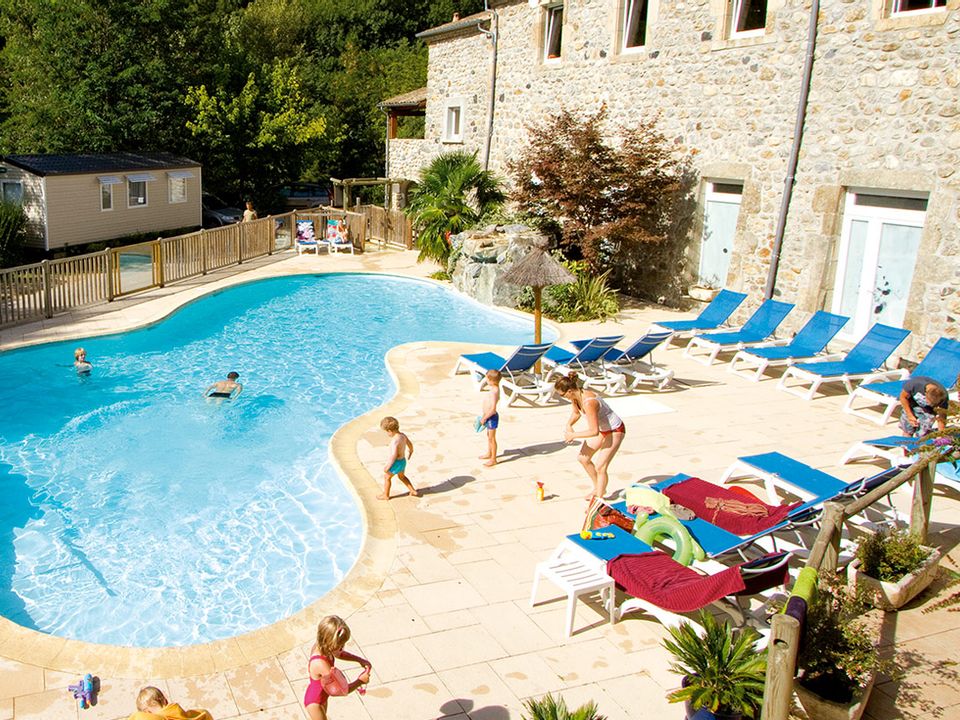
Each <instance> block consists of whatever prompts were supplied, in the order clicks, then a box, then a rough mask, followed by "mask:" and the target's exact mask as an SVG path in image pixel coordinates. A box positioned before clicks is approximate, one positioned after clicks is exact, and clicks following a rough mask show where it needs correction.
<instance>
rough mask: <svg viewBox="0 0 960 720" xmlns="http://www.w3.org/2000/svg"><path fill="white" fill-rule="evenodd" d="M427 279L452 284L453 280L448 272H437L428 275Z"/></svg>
mask: <svg viewBox="0 0 960 720" xmlns="http://www.w3.org/2000/svg"><path fill="white" fill-rule="evenodd" d="M427 277H428V278H430V279H431V280H440V281H442V282H450V280H451V277H450V273H448V272H447V271H446V270H437V271H436V272H434V273H430V274H429V275H427Z"/></svg>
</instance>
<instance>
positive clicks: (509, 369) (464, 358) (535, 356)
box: [453, 343, 553, 406]
mask: <svg viewBox="0 0 960 720" xmlns="http://www.w3.org/2000/svg"><path fill="white" fill-rule="evenodd" d="M552 345H553V343H541V344H538V345H521V346H520V347H518V348H517V349H516V350H514V351H513V354H512V355H510V357H508V358H504V357H503V356H501V355H498V354H497V353H494V352H484V353H472V354H469V355H461V356H460V358H459V359H458V360H457V364H456V365H455V366H454V368H453V373H454V375H456V374H458V373H461V372H468V373H470V376H471V377H472V378H473V381H474V384H475V385H476V386H477V388H478V389H482V388H483V386H484V384H485V383H486V377H485V376H486V373H487V371H488V370H499V371H500V372H501V373H502V375H503V377H502V379H501V380H500V386H501V387H502V388H503V389H504V394H505V395H507V397H508V398H509V400H508V402H507V405H508V406H510V405H512V404H513V402H514V400H516V399H517V398H518V397H522V398H523V399H525V400H528V401H530V402H534V403H539V402H545V401H546V400H547V399H548V398H549V397H550V395H551V394H552V393H553V387H552V386H551V385H548V384H547V383H544V382H543V381H542V380H541V379H540V378H538V377H536V376H535V375H534V374H533V373H532V369H533V366H534V365H535V364H536V362H537V360H539V359H540V358H541V357H543V354H544V353H545V352H546V351H547V350H549V349H550V347H552Z"/></svg>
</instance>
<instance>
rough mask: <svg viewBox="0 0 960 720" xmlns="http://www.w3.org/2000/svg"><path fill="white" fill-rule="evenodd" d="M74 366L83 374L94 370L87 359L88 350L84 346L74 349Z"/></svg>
mask: <svg viewBox="0 0 960 720" xmlns="http://www.w3.org/2000/svg"><path fill="white" fill-rule="evenodd" d="M73 366H74V367H75V368H76V369H77V372H78V373H80V374H81V375H86V374H88V373H89V372H90V371H91V370H93V365H91V364H90V363H89V362H88V361H87V351H86V350H84V349H83V348H82V347H78V348H77V349H76V350H74V351H73Z"/></svg>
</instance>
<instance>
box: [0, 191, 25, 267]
mask: <svg viewBox="0 0 960 720" xmlns="http://www.w3.org/2000/svg"><path fill="white" fill-rule="evenodd" d="M26 229H27V215H26V213H25V212H24V211H23V207H22V206H21V205H20V204H19V203H11V202H0V267H7V266H9V265H14V264H15V263H16V262H17V261H18V260H19V258H20V254H21V252H22V250H23V241H24V237H25V234H26Z"/></svg>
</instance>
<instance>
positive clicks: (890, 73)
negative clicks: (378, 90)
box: [387, 0, 960, 357]
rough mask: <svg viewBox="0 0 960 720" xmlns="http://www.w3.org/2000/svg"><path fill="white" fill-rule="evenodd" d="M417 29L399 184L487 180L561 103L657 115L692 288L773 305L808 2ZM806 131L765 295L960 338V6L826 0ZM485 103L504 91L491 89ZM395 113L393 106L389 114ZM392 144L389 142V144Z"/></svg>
mask: <svg viewBox="0 0 960 720" xmlns="http://www.w3.org/2000/svg"><path fill="white" fill-rule="evenodd" d="M488 7H489V10H487V11H485V12H482V13H478V14H476V15H473V16H470V17H467V18H463V19H455V20H454V21H453V22H450V23H447V24H445V25H442V26H440V27H436V28H432V29H429V30H426V31H424V32H422V33H420V37H421V38H423V39H424V40H425V41H426V42H427V44H428V47H429V66H428V78H427V87H426V105H425V108H424V110H423V112H424V113H425V118H426V119H425V134H424V137H423V138H422V139H390V140H389V141H388V150H387V152H388V163H389V167H390V174H391V176H392V177H406V178H412V179H415V178H416V177H417V176H418V173H419V169H420V168H421V167H422V166H423V165H424V164H426V163H427V162H428V161H429V160H430V158H432V157H433V156H435V155H436V154H438V153H441V152H444V151H448V150H453V149H468V150H476V151H477V152H478V153H479V157H480V159H481V160H486V161H488V163H489V167H490V169H491V170H493V171H495V172H497V173H499V174H500V175H501V176H506V164H507V162H508V160H509V159H510V158H511V157H512V156H514V155H515V154H516V153H517V151H518V149H519V148H521V147H523V145H524V144H525V142H526V140H525V138H526V134H527V128H528V125H529V124H530V123H531V122H536V121H538V120H540V119H543V118H545V117H546V116H548V115H549V114H552V113H554V112H556V111H557V110H558V109H559V108H561V107H564V108H566V109H568V110H572V111H588V112H595V111H596V110H597V109H598V108H599V107H600V106H601V105H602V104H606V106H607V108H608V118H609V119H610V120H611V121H612V123H613V124H614V125H621V126H629V125H630V124H631V123H634V122H636V121H638V120H640V119H642V118H648V117H650V116H651V115H656V116H657V117H658V127H659V129H660V130H661V131H662V132H663V133H664V135H665V136H666V137H668V138H670V139H671V141H672V142H674V143H675V147H676V151H677V153H678V154H684V155H688V156H690V157H692V158H693V162H694V165H695V168H696V171H697V173H698V175H699V188H698V195H697V198H698V209H697V211H696V215H697V218H696V220H695V222H694V226H693V230H692V231H691V232H690V233H689V236H688V237H686V238H685V241H684V242H685V243H686V247H685V248H684V252H685V261H684V267H683V269H682V270H681V271H680V272H681V273H683V274H684V275H685V278H684V281H685V282H686V283H687V284H703V285H708V286H726V287H731V288H734V289H739V290H743V291H747V292H749V293H750V296H751V301H750V306H749V307H748V308H747V309H748V310H749V309H752V308H753V307H755V306H756V305H757V304H758V303H759V301H760V299H761V298H762V297H763V294H764V290H765V287H766V285H767V282H768V273H769V270H770V267H771V258H772V257H773V256H774V255H775V254H776V243H775V242H774V241H775V238H776V237H777V235H778V233H777V232H776V230H777V225H778V218H779V217H780V214H781V212H780V211H781V203H782V200H783V196H784V189H785V186H786V183H785V178H786V177H787V175H788V169H789V167H790V158H791V153H792V150H793V145H794V142H793V139H794V135H795V126H796V122H797V117H798V107H799V106H800V99H801V88H802V86H803V78H804V66H805V57H806V53H807V49H808V47H809V46H810V44H809V42H808V37H809V35H810V17H811V0H676V1H675V2H673V1H672V2H667V1H666V0H565V1H562V2H561V1H556V0H523V1H522V2H519V1H517V0H491V1H490V2H489V3H488ZM815 33H816V34H815V53H814V62H813V65H812V76H811V82H810V84H809V93H808V99H807V103H806V105H805V114H804V120H805V126H804V131H803V135H802V144H801V146H800V150H799V154H798V157H797V165H796V173H795V183H794V185H793V192H792V199H791V202H790V204H789V211H788V212H787V213H786V224H785V230H784V232H783V233H782V238H783V240H782V243H781V244H780V262H779V269H778V272H777V274H776V282H775V288H774V294H775V295H776V296H777V297H779V298H781V299H785V300H788V301H791V302H795V303H796V304H797V307H798V309H799V310H801V311H803V312H799V313H798V312H795V313H794V315H795V317H794V318H792V320H793V322H794V325H797V324H799V322H800V321H801V320H802V319H805V317H806V316H808V315H809V313H810V312H813V311H815V310H817V309H821V308H823V309H827V310H833V311H836V312H841V313H842V314H845V315H849V316H851V318H852V320H851V322H850V323H848V324H847V326H846V327H845V328H844V331H843V334H842V335H841V336H840V337H845V338H846V339H848V340H854V339H856V338H858V337H859V336H861V335H862V334H863V332H864V331H865V330H866V328H867V327H869V325H870V324H871V323H873V322H875V321H880V322H885V323H887V324H891V325H901V324H902V326H903V327H906V328H909V329H910V330H912V331H913V334H912V336H911V339H910V340H909V341H908V343H907V344H905V345H904V346H903V348H902V352H903V353H904V355H906V356H909V357H916V356H918V355H921V354H922V353H923V352H924V351H925V349H926V348H929V347H930V345H931V344H932V343H933V342H934V341H935V340H936V338H937V337H939V336H941V335H947V336H950V337H957V334H958V326H957V317H958V315H960V295H958V293H957V292H956V291H957V287H958V284H960V283H958V281H960V261H958V257H957V256H958V245H960V241H958V234H957V224H958V220H960V174H958V173H957V164H958V158H960V88H958V85H960V62H958V60H960V0H821V2H820V3H819V13H818V17H817V21H816V24H815ZM491 88H493V93H491ZM387 110H388V111H389V107H388V108H387ZM388 135H389V133H388Z"/></svg>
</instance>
